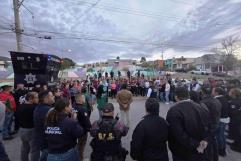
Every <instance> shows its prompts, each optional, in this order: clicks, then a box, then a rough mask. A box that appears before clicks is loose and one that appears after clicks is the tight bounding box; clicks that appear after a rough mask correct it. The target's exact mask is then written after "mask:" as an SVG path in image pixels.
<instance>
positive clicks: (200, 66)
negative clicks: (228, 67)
mask: <svg viewBox="0 0 241 161" xmlns="http://www.w3.org/2000/svg"><path fill="white" fill-rule="evenodd" d="M221 59H222V56H221V55H219V54H206V55H203V56H201V57H198V58H196V59H195V62H194V65H195V67H196V69H197V70H205V71H207V72H223V71H224V66H223V65H222V63H221Z"/></svg>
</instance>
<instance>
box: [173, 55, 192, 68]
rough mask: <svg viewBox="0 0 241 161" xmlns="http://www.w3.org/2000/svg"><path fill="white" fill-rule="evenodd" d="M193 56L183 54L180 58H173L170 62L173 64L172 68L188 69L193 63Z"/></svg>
mask: <svg viewBox="0 0 241 161" xmlns="http://www.w3.org/2000/svg"><path fill="white" fill-rule="evenodd" d="M194 60H195V59H194V58H184V57H183V56H182V57H181V58H173V61H172V64H173V70H176V69H184V70H188V69H190V68H191V67H193V65H194Z"/></svg>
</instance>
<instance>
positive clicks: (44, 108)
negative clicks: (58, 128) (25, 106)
mask: <svg viewBox="0 0 241 161" xmlns="http://www.w3.org/2000/svg"><path fill="white" fill-rule="evenodd" d="M52 104H54V96H53V93H52V92H50V91H43V92H40V93H39V105H37V106H36V108H35V110H34V117H33V119H34V140H35V144H36V145H37V146H38V147H39V150H40V151H41V152H42V153H41V156H40V161H46V160H47V155H48V152H47V143H46V140H45V135H44V122H45V118H46V116H47V113H48V112H49V110H50V109H51V108H52V107H51V105H52Z"/></svg>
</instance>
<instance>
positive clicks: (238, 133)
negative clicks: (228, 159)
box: [229, 88, 241, 152]
mask: <svg viewBox="0 0 241 161" xmlns="http://www.w3.org/2000/svg"><path fill="white" fill-rule="evenodd" d="M229 96H230V97H231V98H232V99H231V101H230V107H231V109H230V124H229V133H230V135H231V137H232V139H233V140H234V143H232V144H231V146H230V148H231V149H232V150H234V151H237V152H241V92H240V89H238V88H233V89H231V90H230V92H229Z"/></svg>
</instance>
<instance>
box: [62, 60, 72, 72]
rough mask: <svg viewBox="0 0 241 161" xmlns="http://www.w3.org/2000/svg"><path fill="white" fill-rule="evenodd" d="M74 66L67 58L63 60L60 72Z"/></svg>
mask: <svg viewBox="0 0 241 161" xmlns="http://www.w3.org/2000/svg"><path fill="white" fill-rule="evenodd" d="M73 66H75V62H74V61H73V60H71V59H69V58H63V59H62V63H61V66H60V69H61V70H64V69H68V68H71V67H73Z"/></svg>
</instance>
